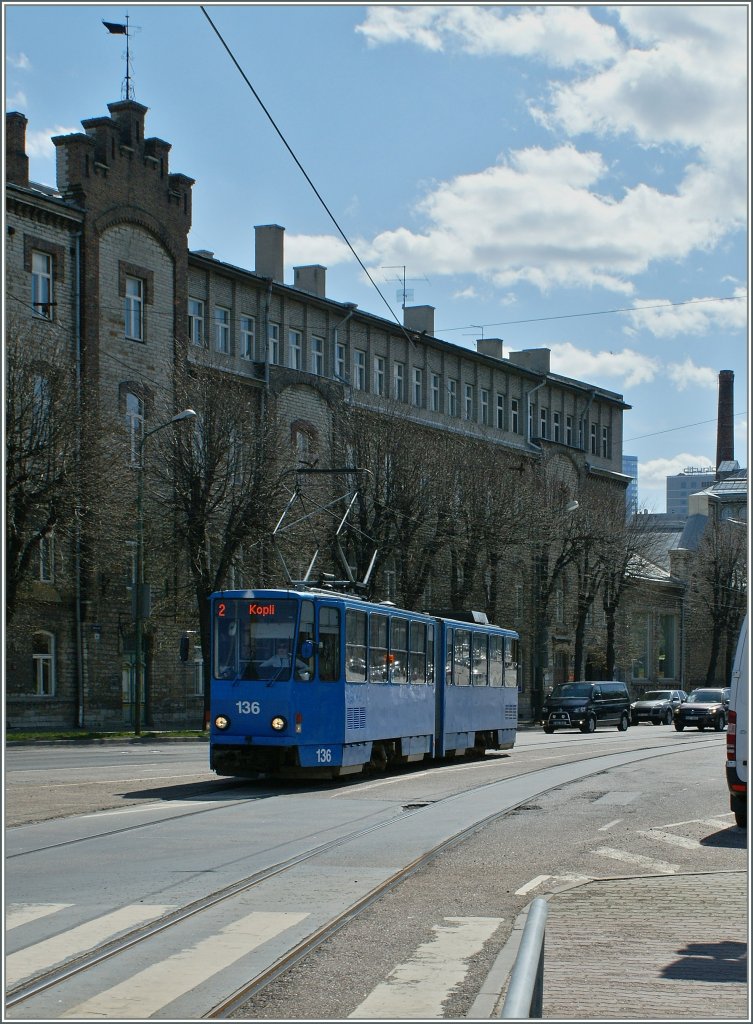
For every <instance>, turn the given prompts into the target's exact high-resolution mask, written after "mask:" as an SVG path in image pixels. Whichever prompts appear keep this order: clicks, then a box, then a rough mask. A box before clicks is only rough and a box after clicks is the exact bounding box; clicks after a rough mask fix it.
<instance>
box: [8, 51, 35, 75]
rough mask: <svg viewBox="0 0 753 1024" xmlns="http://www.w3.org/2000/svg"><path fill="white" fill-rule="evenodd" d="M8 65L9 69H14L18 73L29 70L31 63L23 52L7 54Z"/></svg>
mask: <svg viewBox="0 0 753 1024" xmlns="http://www.w3.org/2000/svg"><path fill="white" fill-rule="evenodd" d="M8 63H9V64H10V66H11V67H13V68H16V69H17V70H18V71H30V70H31V61H30V60H29V58H28V57H27V56H26V54H25V53H23V52H20V53H13V54H9V55H8Z"/></svg>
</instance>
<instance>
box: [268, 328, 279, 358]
mask: <svg viewBox="0 0 753 1024" xmlns="http://www.w3.org/2000/svg"><path fill="white" fill-rule="evenodd" d="M267 362H270V363H274V364H275V365H278V364H279V362H280V325H279V324H273V323H269V324H267Z"/></svg>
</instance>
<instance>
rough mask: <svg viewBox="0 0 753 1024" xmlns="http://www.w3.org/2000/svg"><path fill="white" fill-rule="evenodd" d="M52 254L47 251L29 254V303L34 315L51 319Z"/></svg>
mask: <svg viewBox="0 0 753 1024" xmlns="http://www.w3.org/2000/svg"><path fill="white" fill-rule="evenodd" d="M52 296H53V292H52V256H50V254H49V253H47V252H32V254H31V304H32V306H33V307H34V313H35V315H36V316H41V317H44V319H45V320H52V309H53V297H52Z"/></svg>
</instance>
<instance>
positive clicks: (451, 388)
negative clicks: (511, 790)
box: [447, 380, 458, 416]
mask: <svg viewBox="0 0 753 1024" xmlns="http://www.w3.org/2000/svg"><path fill="white" fill-rule="evenodd" d="M457 414H458V382H457V381H456V380H448V381H447V415H448V416H457Z"/></svg>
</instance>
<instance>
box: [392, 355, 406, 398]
mask: <svg viewBox="0 0 753 1024" xmlns="http://www.w3.org/2000/svg"><path fill="white" fill-rule="evenodd" d="M392 387H393V391H394V397H395V399H396V400H397V401H398V402H403V401H405V363H395V365H394V366H393V367H392Z"/></svg>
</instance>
